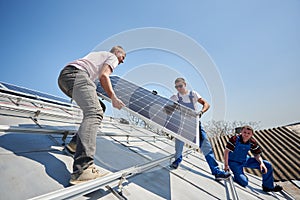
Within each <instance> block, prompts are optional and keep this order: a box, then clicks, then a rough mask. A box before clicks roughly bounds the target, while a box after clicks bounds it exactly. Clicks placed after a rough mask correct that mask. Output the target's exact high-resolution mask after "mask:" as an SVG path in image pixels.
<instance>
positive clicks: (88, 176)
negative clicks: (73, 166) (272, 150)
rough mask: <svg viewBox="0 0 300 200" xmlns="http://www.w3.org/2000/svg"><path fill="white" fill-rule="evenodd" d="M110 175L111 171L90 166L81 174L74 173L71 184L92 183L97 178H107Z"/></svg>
mask: <svg viewBox="0 0 300 200" xmlns="http://www.w3.org/2000/svg"><path fill="white" fill-rule="evenodd" d="M108 173H109V171H107V170H105V169H101V171H100V169H97V168H96V165H95V164H93V165H90V166H89V167H88V168H86V169H85V170H83V172H82V173H81V174H79V173H72V174H71V179H70V184H72V185H75V184H79V183H83V182H86V181H90V180H93V179H96V178H100V177H102V176H105V175H107V174H108Z"/></svg>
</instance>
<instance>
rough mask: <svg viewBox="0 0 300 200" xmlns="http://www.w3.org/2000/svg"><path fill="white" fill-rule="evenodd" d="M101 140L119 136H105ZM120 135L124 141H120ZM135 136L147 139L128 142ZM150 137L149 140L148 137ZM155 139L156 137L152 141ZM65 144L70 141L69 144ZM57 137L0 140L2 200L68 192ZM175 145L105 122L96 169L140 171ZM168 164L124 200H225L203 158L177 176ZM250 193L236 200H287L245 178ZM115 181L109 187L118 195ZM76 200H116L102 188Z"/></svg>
mask: <svg viewBox="0 0 300 200" xmlns="http://www.w3.org/2000/svg"><path fill="white" fill-rule="evenodd" d="M104 134H107V135H112V134H117V135H118V136H103V135H104ZM122 134H124V136H120V135H122ZM129 135H139V136H143V135H144V136H145V137H135V136H133V137H128V136H129ZM149 135H152V136H153V137H146V136H149ZM156 136H157V135H156ZM68 139H69V138H68ZM61 144H62V141H61V136H60V135H38V134H30V133H27V134H20V133H13V132H9V133H2V134H1V135H0V169H1V170H0V176H1V182H0V191H1V199H28V198H33V197H36V196H39V195H43V194H46V193H49V192H53V191H57V190H60V189H63V188H68V187H69V184H68V180H69V175H70V172H71V169H72V158H71V157H70V156H68V155H66V154H65V153H64V152H63V151H61V148H62V146H61ZM173 153H174V142H173V141H171V140H169V139H168V138H166V137H156V138H154V133H152V132H150V131H148V130H145V129H143V128H139V127H134V126H132V125H124V124H120V123H119V122H118V121H115V120H112V121H110V119H108V118H104V121H103V125H102V128H101V131H99V136H98V137H97V152H96V156H95V163H96V164H97V165H98V166H100V167H102V168H104V169H106V170H109V171H111V172H112V173H115V172H118V171H120V170H123V169H126V168H129V167H132V166H136V165H142V164H144V163H147V162H151V161H153V160H156V159H159V158H162V157H165V156H168V155H172V154H173ZM169 164H170V161H169V160H167V161H164V162H162V163H160V164H159V165H158V166H157V167H154V168H152V169H150V170H147V171H145V172H142V173H139V174H137V175H135V176H133V177H130V178H129V179H128V182H127V183H125V184H124V188H123V194H124V196H125V197H126V198H127V199H228V198H229V196H230V195H229V194H228V193H229V191H228V182H226V181H221V182H216V181H215V180H214V177H213V176H212V175H211V174H210V171H209V168H208V165H207V164H206V162H205V160H204V157H203V156H202V155H201V154H200V153H197V152H192V153H191V154H189V155H188V156H187V157H185V158H184V161H183V162H182V165H181V166H180V167H179V168H178V169H177V170H170V169H169V168H168V165H169ZM248 176H249V180H250V184H249V187H247V188H243V187H240V186H238V185H237V184H235V187H236V190H237V193H238V196H239V198H240V199H286V197H284V196H283V195H282V194H276V195H275V196H274V195H273V194H268V193H264V192H262V190H261V180H260V178H259V177H257V176H254V175H248ZM117 183H118V180H116V181H112V182H111V183H110V184H108V185H110V186H111V187H112V188H115V189H117ZM77 199H116V196H115V195H113V193H111V192H110V191H109V190H108V189H106V188H105V187H104V186H103V188H101V189H99V190H97V191H96V192H92V193H89V194H86V195H83V196H80V197H77Z"/></svg>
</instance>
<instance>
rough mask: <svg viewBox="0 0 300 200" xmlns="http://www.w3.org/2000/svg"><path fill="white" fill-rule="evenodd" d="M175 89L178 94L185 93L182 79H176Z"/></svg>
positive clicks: (184, 83)
mask: <svg viewBox="0 0 300 200" xmlns="http://www.w3.org/2000/svg"><path fill="white" fill-rule="evenodd" d="M175 88H176V89H177V91H178V92H179V93H182V94H183V93H185V91H186V82H185V80H184V78H177V79H176V80H175Z"/></svg>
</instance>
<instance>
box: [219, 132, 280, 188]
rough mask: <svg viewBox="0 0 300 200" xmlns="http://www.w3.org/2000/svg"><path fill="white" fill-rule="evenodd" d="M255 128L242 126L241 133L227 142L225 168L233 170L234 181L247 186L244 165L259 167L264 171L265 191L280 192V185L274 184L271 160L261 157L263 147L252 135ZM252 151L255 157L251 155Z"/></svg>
mask: <svg viewBox="0 0 300 200" xmlns="http://www.w3.org/2000/svg"><path fill="white" fill-rule="evenodd" d="M253 134H254V130H253V129H252V127H250V126H244V127H242V130H241V133H240V134H238V135H235V136H232V137H231V138H230V139H229V141H228V142H227V145H226V149H225V151H224V165H225V167H224V169H225V171H229V170H231V171H232V172H233V175H234V181H235V182H237V183H238V184H239V185H241V186H243V187H246V186H247V185H248V178H247V177H246V175H245V174H244V167H247V168H252V169H259V170H260V171H261V172H262V188H263V191H265V192H279V191H281V190H282V187H281V186H280V185H275V186H274V178H273V168H272V165H271V163H270V162H268V161H266V160H263V159H262V157H261V153H262V149H261V148H260V146H259V145H258V143H257V142H256V140H255V139H254V138H253V137H252V136H253ZM249 151H251V153H252V154H254V157H250V156H249V155H248V152H249Z"/></svg>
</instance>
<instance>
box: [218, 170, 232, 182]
mask: <svg viewBox="0 0 300 200" xmlns="http://www.w3.org/2000/svg"><path fill="white" fill-rule="evenodd" d="M230 176H231V173H230V172H225V171H220V172H219V173H218V174H215V180H216V181H221V180H225V179H228V178H229V177H230Z"/></svg>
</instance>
